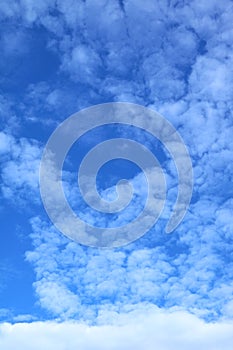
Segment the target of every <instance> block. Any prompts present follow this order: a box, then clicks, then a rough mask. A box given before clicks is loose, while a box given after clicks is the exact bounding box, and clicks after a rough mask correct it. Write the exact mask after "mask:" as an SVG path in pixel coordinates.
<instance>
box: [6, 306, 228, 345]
mask: <svg viewBox="0 0 233 350" xmlns="http://www.w3.org/2000/svg"><path fill="white" fill-rule="evenodd" d="M108 318H110V322H109V319H108ZM105 321H107V324H106V322H105ZM105 321H104V315H103V318H102V321H101V323H102V324H101V325H96V326H88V325H87V324H85V323H78V322H64V323H55V322H33V323H18V324H17V323H16V324H9V323H5V324H1V325H0V347H1V348H2V349H4V350H13V349H15V348H17V349H18V350H29V349H30V350H31V348H32V344H33V349H35V350H41V349H48V350H73V349H79V350H92V349H96V350H98V349H99V350H100V349H101V350H105V349H106V350H117V349H122V350H132V349H134V350H141V349H148V350H154V349H155V348H156V349H160V350H178V349H179V350H186V349H189V350H196V349H197V348H201V349H205V350H220V349H223V350H231V349H232V341H233V336H232V334H233V324H232V322H222V323H204V322H203V321H201V320H200V319H198V318H197V317H195V316H193V315H191V314H188V313H186V312H182V311H173V312H169V313H168V312H164V311H163V310H159V309H157V308H156V307H153V306H152V307H147V308H139V309H138V310H134V311H131V312H128V313H122V314H116V313H114V312H113V313H109V315H105Z"/></svg>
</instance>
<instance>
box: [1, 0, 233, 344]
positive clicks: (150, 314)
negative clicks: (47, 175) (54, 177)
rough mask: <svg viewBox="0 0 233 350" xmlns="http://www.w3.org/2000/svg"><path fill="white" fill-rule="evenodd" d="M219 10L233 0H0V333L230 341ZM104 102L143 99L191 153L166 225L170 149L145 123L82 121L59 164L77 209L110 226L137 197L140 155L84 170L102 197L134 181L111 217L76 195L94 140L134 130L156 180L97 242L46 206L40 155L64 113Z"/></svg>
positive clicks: (40, 338) (228, 38) (224, 67)
mask: <svg viewBox="0 0 233 350" xmlns="http://www.w3.org/2000/svg"><path fill="white" fill-rule="evenodd" d="M232 18H233V2H232V1H231V0H222V1H217V0H212V1H206V0H200V1H197V0H191V1H186V0H184V1H183V0H175V1H173V0H170V1H169V0H156V1H152V0H143V1H142V0H118V1H117V0H105V1H102V0H98V1H97V0H92V1H90V0H65V1H61V0H42V1H37V2H35V1H32V0H12V1H10V2H9V1H7V0H2V1H1V4H0V21H1V27H0V28H1V29H0V45H1V55H0V71H1V74H0V123H1V124H0V125H1V129H0V162H1V167H0V198H1V201H0V216H1V244H0V322H1V323H0V348H2V349H4V350H12V349H15V348H16V347H17V349H19V350H22V349H24V350H27V349H31V342H33V348H35V349H36V350H37V349H42V348H44V349H48V350H54V349H56V350H72V349H74V348H75V349H77V348H78V349H80V350H89V349H111V350H114V349H119V348H120V349H123V350H132V349H135V350H137V349H142V348H146V349H149V350H150V349H153V350H154V349H155V348H158V349H161V350H170V349H172V350H176V349H179V350H180V349H181V350H182V349H187V348H188V349H190V350H192V349H196V348H197V347H199V348H201V349H202V348H203V349H206V350H215V349H216V350H219V349H223V350H228V349H231V348H232V341H233V249H232V243H233V223H232V210H233V187H232V174H233V153H232V151H233V141H232V134H233V116H232V105H233V100H232V96H233V48H232V45H233V27H232ZM113 102H124V103H134V104H137V105H140V106H143V107H146V108H150V109H151V110H153V111H155V112H157V113H160V114H161V115H162V116H163V117H164V118H165V119H166V120H167V121H168V122H169V123H171V124H172V125H173V127H174V128H175V129H176V130H177V132H178V133H179V135H180V136H181V137H182V139H183V142H184V144H185V145H186V147H187V150H188V152H189V155H190V158H191V162H192V168H193V192H192V198H191V202H190V205H189V207H188V209H187V212H186V215H185V216H184V218H183V220H182V222H181V223H180V224H179V226H177V227H176V228H175V230H174V231H173V232H172V233H171V234H166V232H165V228H166V224H167V222H168V220H169V217H170V215H171V211H172V205H173V204H174V201H175V199H176V196H177V188H178V179H177V169H176V166H175V164H174V161H173V159H172V155H171V154H169V152H168V150H167V149H166V148H165V147H164V145H163V144H162V143H161V142H160V140H158V139H156V138H154V137H153V135H151V134H150V133H148V131H147V129H146V128H145V129H146V130H142V129H138V128H137V127H134V126H129V125H128V126H127V125H126V126H124V125H122V126H116V125H110V126H104V127H101V126H100V127H96V128H94V129H93V130H91V131H89V132H88V133H86V134H85V135H83V136H82V137H81V138H80V140H78V141H77V142H76V143H75V144H74V145H73V146H72V147H71V149H70V152H69V153H68V155H67V159H66V161H65V163H64V169H63V173H62V178H63V186H64V192H65V195H66V198H67V200H68V201H69V203H70V205H71V206H72V208H73V209H74V210H75V212H76V213H77V214H78V215H79V216H80V217H82V218H83V220H86V221H87V222H89V223H91V224H93V223H94V224H95V225H96V227H99V226H101V227H104V228H109V227H116V226H120V227H121V225H122V224H123V223H125V222H130V221H132V220H133V219H134V218H135V217H136V216H137V215H139V212H140V210H141V209H142V207H143V205H144V204H145V202H146V194H147V190H146V188H147V182H146V179H145V175H143V172H142V171H141V169H140V167H138V165H137V164H133V163H132V162H131V161H129V160H126V159H115V160H113V161H110V162H107V163H106V164H105V165H103V167H102V168H101V169H100V170H99V172H98V174H97V178H96V184H97V189H98V191H99V193H100V194H101V196H102V197H103V198H105V199H108V200H113V199H115V198H116V183H117V182H118V181H119V180H120V179H127V180H129V181H130V182H131V184H132V186H133V188H134V195H133V197H132V201H131V203H130V204H129V205H128V207H127V208H126V209H125V211H124V213H123V218H122V217H120V216H118V215H115V216H114V215H113V214H109V213H106V214H103V213H97V212H94V211H93V210H92V209H91V208H88V207H87V205H86V204H85V202H84V201H83V198H81V194H82V193H81V192H80V190H79V188H78V183H77V169H78V168H79V166H80V164H81V161H82V159H83V158H84V157H85V155H86V154H87V153H88V152H89V151H90V150H91V149H92V148H93V147H95V146H97V145H98V144H100V143H101V142H103V141H106V140H109V139H113V138H118V139H120V138H121V137H124V138H127V139H131V140H134V141H137V143H141V144H142V145H143V146H145V147H147V149H149V150H150V152H152V153H153V154H155V155H156V157H157V159H158V160H159V163H160V164H161V166H162V168H163V171H164V173H165V177H166V181H167V193H166V195H167V198H166V204H165V207H164V210H163V212H162V214H161V217H160V218H159V219H158V221H157V222H156V223H155V224H154V225H153V226H152V227H151V228H150V230H149V231H148V232H146V233H145V234H144V235H142V236H141V237H140V238H139V239H137V240H135V241H133V242H129V244H126V245H124V246H120V247H116V248H111V249H102V248H98V247H94V246H93V247H90V246H86V245H84V244H80V242H77V241H75V240H72V239H70V238H68V237H67V236H65V235H64V234H63V233H62V232H60V231H59V230H58V229H57V228H56V227H55V225H54V224H53V222H51V220H50V218H49V217H48V215H47V213H46V210H45V208H44V206H43V203H42V199H41V196H40V187H39V168H40V162H41V158H42V154H43V150H44V149H45V146H46V143H47V141H48V140H49V138H50V136H51V134H52V133H53V132H54V130H55V129H56V128H57V127H58V126H59V125H61V123H62V122H64V121H65V120H66V119H67V118H68V117H69V116H70V115H73V114H74V113H77V112H79V111H81V110H83V109H85V108H89V107H92V106H95V105H99V104H106V103H113ZM143 122H145V123H147V120H146V118H144V120H143ZM61 145H62V141H61ZM186 166H187V164H186ZM35 338H36V339H37V341H36V342H35Z"/></svg>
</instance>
